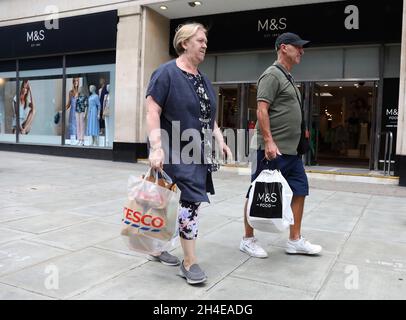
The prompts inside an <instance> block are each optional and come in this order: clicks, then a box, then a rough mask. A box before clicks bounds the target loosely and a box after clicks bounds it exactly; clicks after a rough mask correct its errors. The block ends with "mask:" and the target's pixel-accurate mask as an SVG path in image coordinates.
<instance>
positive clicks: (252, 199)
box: [247, 170, 294, 232]
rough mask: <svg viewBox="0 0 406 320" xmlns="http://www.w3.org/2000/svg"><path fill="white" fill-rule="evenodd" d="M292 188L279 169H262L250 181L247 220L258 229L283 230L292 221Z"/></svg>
mask: <svg viewBox="0 0 406 320" xmlns="http://www.w3.org/2000/svg"><path fill="white" fill-rule="evenodd" d="M292 196H293V193H292V190H291V189H290V187H289V184H288V183H287V181H286V179H285V178H284V177H283V176H282V174H281V172H280V171H279V170H263V171H262V172H261V173H260V174H259V175H258V177H257V178H256V179H255V180H254V181H253V182H252V183H251V188H250V191H249V197H248V206H247V220H248V223H249V225H250V226H251V227H252V228H254V229H256V230H260V231H265V232H283V231H284V230H286V229H287V228H288V227H289V226H290V225H292V224H293V223H294V220H293V213H292V209H291V207H290V205H291V201H292Z"/></svg>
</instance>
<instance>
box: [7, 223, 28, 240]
mask: <svg viewBox="0 0 406 320" xmlns="http://www.w3.org/2000/svg"><path fill="white" fill-rule="evenodd" d="M2 226H3V224H2ZM30 236H32V234H31V233H27V232H20V231H16V230H12V229H8V228H3V227H0V244H3V243H6V242H10V241H13V240H19V239H23V238H26V237H30Z"/></svg>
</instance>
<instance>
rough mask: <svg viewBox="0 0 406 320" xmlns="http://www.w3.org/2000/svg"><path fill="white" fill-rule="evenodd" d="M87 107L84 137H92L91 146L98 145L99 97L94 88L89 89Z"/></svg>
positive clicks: (92, 86)
mask: <svg viewBox="0 0 406 320" xmlns="http://www.w3.org/2000/svg"><path fill="white" fill-rule="evenodd" d="M89 91H90V97H89V107H88V112H87V127H86V135H87V136H91V137H92V146H97V145H98V142H99V141H98V140H99V130H100V129H99V128H100V127H99V120H100V110H101V104H100V99H99V96H98V95H97V94H96V86H94V85H91V86H90V87H89Z"/></svg>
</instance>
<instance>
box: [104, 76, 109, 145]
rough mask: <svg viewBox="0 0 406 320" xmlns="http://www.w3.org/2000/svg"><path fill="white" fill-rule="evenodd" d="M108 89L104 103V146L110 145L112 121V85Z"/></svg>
mask: <svg viewBox="0 0 406 320" xmlns="http://www.w3.org/2000/svg"><path fill="white" fill-rule="evenodd" d="M106 89H107V94H106V95H105V96H104V101H103V119H104V125H105V127H106V128H105V131H104V135H105V140H104V146H108V145H109V119H110V85H109V84H108V85H107V86H106Z"/></svg>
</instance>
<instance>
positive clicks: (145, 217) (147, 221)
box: [124, 208, 165, 232]
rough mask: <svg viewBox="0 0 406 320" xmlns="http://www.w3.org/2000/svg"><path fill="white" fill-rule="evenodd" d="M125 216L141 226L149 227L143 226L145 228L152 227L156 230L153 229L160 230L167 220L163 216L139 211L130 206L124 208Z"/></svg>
mask: <svg viewBox="0 0 406 320" xmlns="http://www.w3.org/2000/svg"><path fill="white" fill-rule="evenodd" d="M124 216H125V218H126V220H128V221H130V222H133V223H135V224H141V227H147V228H142V229H144V230H150V229H151V228H150V227H152V228H154V229H156V230H152V231H155V232H157V231H160V230H161V229H162V228H163V227H164V226H165V220H164V219H162V218H161V217H157V216H153V215H150V214H142V213H141V212H139V211H134V210H131V209H129V208H124ZM133 226H134V227H140V226H135V225H133Z"/></svg>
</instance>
